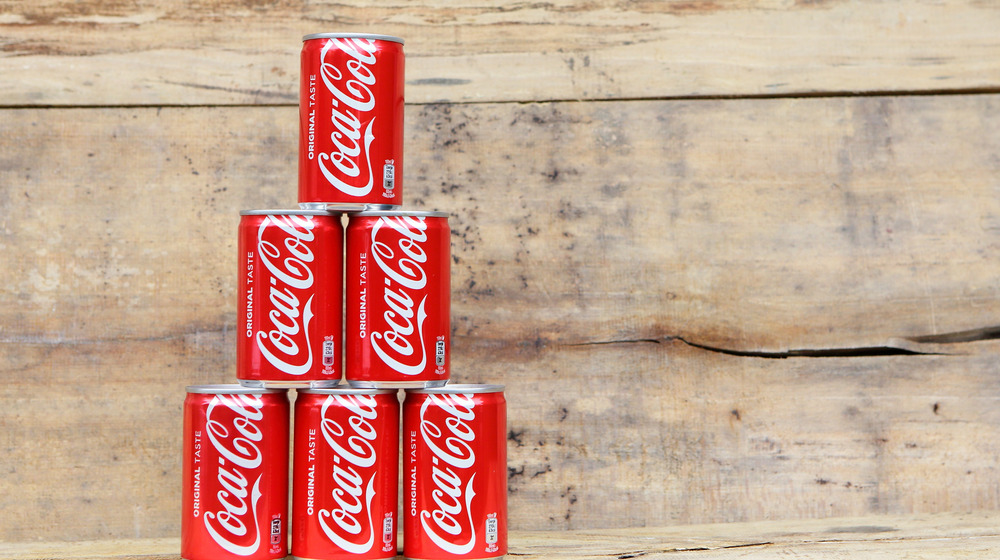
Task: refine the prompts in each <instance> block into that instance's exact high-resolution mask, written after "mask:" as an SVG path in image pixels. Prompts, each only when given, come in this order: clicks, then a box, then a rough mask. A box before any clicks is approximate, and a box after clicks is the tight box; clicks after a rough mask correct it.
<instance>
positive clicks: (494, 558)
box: [403, 554, 507, 560]
mask: <svg viewBox="0 0 1000 560" xmlns="http://www.w3.org/2000/svg"><path fill="white" fill-rule="evenodd" d="M505 556H507V555H506V554H502V555H500V556H489V557H487V558H476V559H475V560H499V559H500V558H504V557H505ZM403 560H437V559H431V558H414V557H413V556H406V555H404V556H403Z"/></svg>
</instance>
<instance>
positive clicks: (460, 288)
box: [0, 95, 1000, 546]
mask: <svg viewBox="0 0 1000 560" xmlns="http://www.w3.org/2000/svg"><path fill="white" fill-rule="evenodd" d="M998 102H1000V99H998V98H997V97H996V96H991V95H981V96H945V97H903V98H892V97H888V98H884V97H883V98H857V99H854V98H833V99H776V100H726V101H699V102H690V101H632V102H602V103H586V104H580V103H541V104H527V105H521V104H466V105H452V104H432V105H427V106H422V107H418V108H416V109H415V110H411V111H410V112H409V113H408V121H407V150H408V151H407V160H406V170H405V171H406V185H405V189H406V193H407V195H406V196H407V200H408V206H410V207H412V208H428V209H429V208H436V209H441V210H446V211H449V212H451V213H452V215H453V219H452V226H453V230H454V243H453V251H454V257H455V264H454V266H453V287H454V293H453V325H454V327H455V339H454V341H455V343H454V355H453V366H454V371H455V378H456V379H457V380H463V381H491V382H503V383H506V384H507V385H508V399H509V403H510V404H509V406H510V414H509V418H510V433H509V440H510V441H509V446H510V461H509V466H510V488H511V512H510V515H511V521H512V525H513V527H514V528H517V529H520V528H548V529H553V530H555V529H564V528H568V529H574V528H588V527H607V526H609V525H612V526H642V525H668V524H673V523H691V522H716V521H737V520H757V519H765V518H802V517H822V516H853V515H864V514H869V513H907V512H938V511H964V510H969V509H997V508H1000V503H998V501H1000V477H998V476H997V468H998V467H997V465H996V457H997V456H998V454H1000V443H998V442H1000V406H997V405H998V404H1000V403H998V400H1000V386H998V378H997V376H996V375H995V374H996V372H997V358H996V356H997V351H998V350H1000V342H998V341H996V340H992V339H993V338H995V337H996V331H997V329H996V328H995V325H997V317H996V313H995V310H996V309H997V298H998V288H997V284H996V278H997V277H998V276H1000V264H998V263H1000V260H998V259H997V258H996V257H997V247H998V237H997V236H998V232H1000V226H998V224H1000V207H998V205H1000V198H998V196H997V194H998V191H997V189H998V183H997V179H996V177H997V176H998V175H997V171H998V167H1000V159H998V158H997V154H998V153H1000V126H997V125H998V124H1000V123H998V122H997V120H998V118H1000V117H998V116H997V115H998V114H1000V113H998V111H997V104H998ZM295 126H296V125H295V109H294V108H293V107H231V108H118V109H20V110H5V111H3V119H2V120H0V154H2V155H0V158H2V162H0V202H2V204H0V213H2V214H0V325H2V327H0V335H2V339H0V342H2V356H3V359H2V360H0V368H2V369H0V371H2V373H3V379H4V380H5V383H4V385H3V386H2V387H0V450H3V451H4V453H3V454H0V473H2V474H3V477H0V511H3V512H5V516H6V519H8V520H12V521H8V522H5V523H3V524H0V540H5V541H23V540H33V539H44V540H63V539H71V540H72V539H88V540H99V539H104V538H115V537H146V536H149V537H158V536H170V535H176V534H177V532H178V530H179V512H178V510H179V483H180V480H179V479H180V458H179V449H180V435H181V434H180V408H181V401H182V398H183V387H184V385H187V384H193V383H200V382H222V381H228V380H231V379H232V374H233V346H234V334H233V331H232V327H231V325H232V324H233V323H234V321H235V316H234V313H235V312H234V310H235V293H234V290H233V285H234V271H235V255H234V252H235V249H234V239H235V227H236V223H237V212H238V211H239V210H240V209H245V208H252V207H258V208H259V207H273V206H284V207H287V206H290V205H292V204H293V203H294V196H295V189H294V177H295V175H294V168H295V161H294V154H295V135H296V128H295ZM949 333H965V334H958V335H949ZM902 352H928V354H909V355H906V354H902ZM884 354H889V355H884ZM892 354H899V355H892ZM991 542H993V541H991ZM816 546H825V545H816ZM990 546H994V544H991V545H990Z"/></svg>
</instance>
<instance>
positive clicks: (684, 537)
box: [0, 513, 1000, 560]
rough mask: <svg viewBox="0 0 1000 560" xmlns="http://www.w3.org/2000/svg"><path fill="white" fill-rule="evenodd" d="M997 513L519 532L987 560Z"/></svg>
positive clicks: (168, 543) (165, 544) (613, 552)
mask: <svg viewBox="0 0 1000 560" xmlns="http://www.w3.org/2000/svg"><path fill="white" fill-rule="evenodd" d="M998 522H1000V519H998V517H997V515H996V514H995V513H966V514H937V515H909V516H865V517H847V518H844V517H841V518H830V519H822V520H793V521H765V522H756V523H727V524H715V525H688V526H678V527H663V528H633V529H599V528H595V529H590V530H576V531H515V532H513V533H511V534H510V537H509V541H510V547H509V549H510V552H509V556H511V557H515V558H526V559H529V560H530V559H535V558H538V559H549V558H557V559H560V560H587V559H593V558H619V559H627V558H639V557H642V558H653V559H656V558H662V559H675V558H681V559H685V558H690V559H693V560H727V559H731V558H743V559H747V558H750V559H761V560H767V559H772V558H788V557H794V558H804V559H816V560H832V559H837V558H909V559H914V560H919V559H925V558H926V559H934V560H951V559H958V558H976V559H979V558H988V557H992V556H995V555H996V554H998V553H1000V534H998V531H997V526H998ZM179 547H180V543H179V539H177V538H164V539H116V540H108V541H97V542H93V541H91V542H79V543H30V544H29V543H24V544H15V545H4V544H0V553H2V554H3V555H4V557H5V558H7V559H9V560H36V559H40V558H46V559H50V560H70V559H72V560H178V559H179V558H180V556H179V555H178V554H177V550H178V549H179Z"/></svg>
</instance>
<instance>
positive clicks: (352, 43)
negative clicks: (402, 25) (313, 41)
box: [318, 38, 376, 196]
mask: <svg viewBox="0 0 1000 560" xmlns="http://www.w3.org/2000/svg"><path fill="white" fill-rule="evenodd" d="M331 51H332V52H333V53H335V56H331V58H333V59H334V60H337V59H343V55H347V58H346V62H344V63H343V66H342V67H341V66H338V65H337V64H336V63H334V62H329V61H327V54H328V53H330V52H331ZM375 51H376V47H375V40H373V39H363V38H351V39H347V38H343V39H329V40H327V41H326V43H325V44H324V45H323V47H322V49H321V50H320V77H321V78H322V79H323V85H324V86H326V89H327V90H328V91H329V92H330V94H331V96H332V97H331V100H330V104H331V107H330V121H331V124H333V132H331V133H330V141H331V142H332V144H333V146H332V148H333V149H332V150H331V151H330V152H329V153H327V152H320V153H319V156H318V159H319V162H318V163H319V168H320V171H321V172H322V173H323V177H325V178H326V180H327V181H328V182H329V183H330V185H332V186H333V187H334V188H336V189H337V190H339V191H341V192H343V193H344V194H346V195H348V196H364V195H366V194H368V193H369V192H371V190H372V185H373V184H374V175H373V173H372V162H371V156H370V148H371V144H372V141H374V140H375V135H374V133H373V132H372V127H373V125H374V124H375V117H372V118H371V119H368V120H367V122H365V121H364V120H362V118H361V117H360V116H359V115H361V114H364V113H370V112H372V110H373V109H374V108H375V94H374V93H372V90H371V88H372V86H374V85H375V74H374V73H373V72H372V68H371V67H372V65H374V64H375V54H374V53H375ZM362 127H364V140H363V150H364V151H363V152H362V131H361V129H362ZM330 164H332V166H331V165H330Z"/></svg>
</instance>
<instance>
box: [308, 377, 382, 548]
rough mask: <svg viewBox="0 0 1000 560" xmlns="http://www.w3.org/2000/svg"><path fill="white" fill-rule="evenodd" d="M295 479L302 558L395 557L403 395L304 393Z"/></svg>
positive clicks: (356, 391)
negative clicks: (400, 399) (400, 416)
mask: <svg viewBox="0 0 1000 560" xmlns="http://www.w3.org/2000/svg"><path fill="white" fill-rule="evenodd" d="M292 480H293V484H292V555H293V556H294V557H295V558H302V559H306V558H308V559H311V560H336V559H348V558H357V559H360V560H367V559H373V558H395V556H396V526H397V521H396V511H397V507H398V501H397V500H398V498H399V400H398V399H397V396H396V392H395V391H384V390H377V389H349V388H338V389H314V390H304V391H298V393H297V396H296V400H295V446H294V459H293V467H292Z"/></svg>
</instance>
